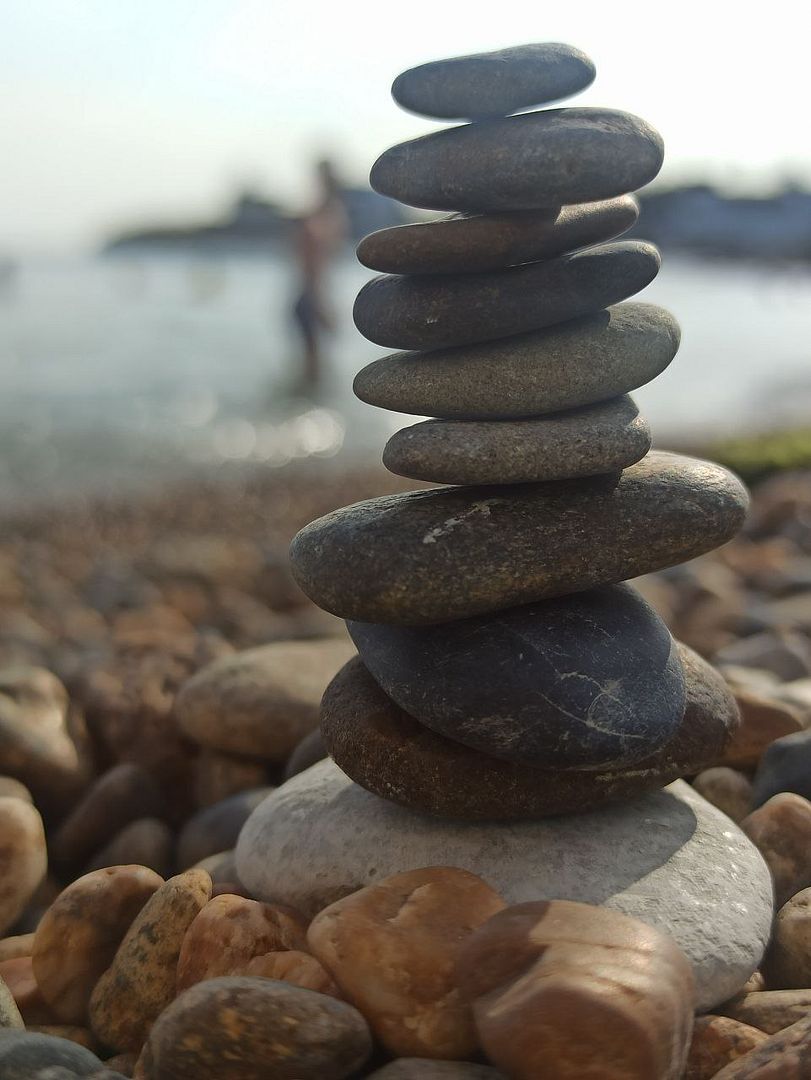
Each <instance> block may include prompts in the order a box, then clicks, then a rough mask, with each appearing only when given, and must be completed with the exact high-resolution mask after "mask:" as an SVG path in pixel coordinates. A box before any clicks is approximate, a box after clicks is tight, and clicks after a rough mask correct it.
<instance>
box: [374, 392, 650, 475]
mask: <svg viewBox="0 0 811 1080" xmlns="http://www.w3.org/2000/svg"><path fill="white" fill-rule="evenodd" d="M650 445H651V434H650V427H649V426H648V423H647V421H646V420H645V419H644V418H643V417H641V416H640V415H639V410H638V409H637V407H636V405H635V404H634V403H633V401H632V400H631V398H629V397H627V396H625V397H622V398H616V399H614V400H613V401H607V402H602V403H600V404H598V405H587V406H585V407H584V408H582V409H574V410H572V411H571V412H565V413H554V414H552V415H550V416H545V417H541V418H539V419H532V420H426V421H424V422H423V423H421V424H414V425H413V426H412V427H407V428H402V429H401V430H400V431H398V432H397V433H396V434H395V435H392V437H391V438H390V439H389V441H388V442H387V443H386V448H385V450H384V451H383V464H384V465H385V466H386V468H387V469H388V470H389V471H390V472H393V473H397V474H399V475H400V476H410V477H412V478H413V479H415V480H428V481H430V482H431V483H435V484H526V483H533V482H537V481H542V480H566V479H569V478H570V477H579V476H594V475H596V474H598V473H610V472H615V471H616V470H618V469H625V468H627V467H628V466H629V465H633V464H634V463H635V462H637V461H639V460H640V459H641V458H643V457H644V456H645V454H647V452H648V450H650Z"/></svg>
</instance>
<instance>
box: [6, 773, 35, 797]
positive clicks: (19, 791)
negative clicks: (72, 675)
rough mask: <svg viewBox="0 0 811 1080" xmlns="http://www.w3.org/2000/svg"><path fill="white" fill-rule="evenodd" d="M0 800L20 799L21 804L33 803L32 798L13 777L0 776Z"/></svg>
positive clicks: (23, 785)
mask: <svg viewBox="0 0 811 1080" xmlns="http://www.w3.org/2000/svg"><path fill="white" fill-rule="evenodd" d="M0 798H2V799H22V801H23V802H27V803H33V801H34V796H33V795H32V794H31V792H30V791H29V790H28V788H27V787H26V786H25V784H23V783H22V781H20V780H15V779H14V777H13V776H0Z"/></svg>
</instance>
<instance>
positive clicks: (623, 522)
mask: <svg viewBox="0 0 811 1080" xmlns="http://www.w3.org/2000/svg"><path fill="white" fill-rule="evenodd" d="M747 505H748V496H747V494H746V491H745V490H744V488H743V486H742V484H741V483H740V481H739V480H738V479H737V477H735V476H734V475H733V474H732V473H729V472H727V471H726V470H725V469H723V468H721V467H720V466H718V465H713V464H710V463H708V462H704V461H699V460H697V459H694V458H688V457H682V456H680V455H677V454H668V453H664V452H661V451H651V453H649V454H648V455H647V456H646V457H645V458H643V460H642V461H640V462H638V463H637V464H636V465H632V466H631V467H630V468H629V469H626V470H625V471H624V472H623V473H622V474H621V475H620V476H619V477H617V476H612V477H590V478H586V479H581V480H562V481H557V482H553V483H549V484H533V485H527V486H525V487H521V488H520V489H515V488H510V487H504V488H483V489H482V488H440V489H438V490H429V491H414V492H407V493H404V494H400V495H388V496H382V497H380V498H377V499H370V500H368V501H366V502H360V503H355V504H354V505H353V506H346V507H343V508H342V509H340V510H335V511H333V512H332V513H331V514H327V515H326V517H322V518H319V519H317V520H316V521H313V522H310V524H309V525H307V526H305V528H303V529H302V530H301V531H300V532H299V533H297V535H296V536H295V537H294V538H293V542H292V544H291V547H290V556H291V561H292V566H293V572H294V574H295V576H296V579H297V581H298V582H299V584H300V585H301V587H302V589H304V591H305V592H306V593H307V595H308V596H309V597H310V598H311V599H312V600H313V601H315V603H317V604H318V605H319V606H320V607H323V608H325V609H326V610H328V611H332V612H333V613H334V614H336V615H340V616H341V617H342V618H345V619H355V620H358V621H363V622H380V623H389V624H397V625H409V624H412V625H413V624H424V623H440V622H443V623H444V622H448V621H450V620H454V619H464V618H467V617H469V616H473V615H478V614H483V613H484V612H488V611H500V610H502V609H504V608H507V607H514V606H518V605H521V604H528V603H532V602H534V601H537V600H543V599H547V598H550V597H553V596H561V595H566V594H568V593H572V592H577V591H581V590H584V589H588V588H591V587H592V586H595V585H602V584H607V583H610V582H615V581H623V580H624V579H625V578H628V577H634V576H636V575H638V574H644V573H648V572H650V571H652V570H655V569H659V568H661V567H663V566H670V565H672V564H674V563H678V562H684V561H686V560H687V559H690V558H693V557H695V556H696V555H699V554H702V553H703V552H705V551H709V550H711V549H712V548H715V547H717V546H718V545H719V544H722V543H724V542H725V541H726V540H728V539H730V538H731V537H732V536H734V534H735V533H736V532H737V530H738V529H739V528H740V525H741V523H742V521H743V518H744V515H745V512H746V507H747ZM350 562H351V565H352V566H353V567H354V572H353V573H352V574H351V575H347V574H346V572H345V568H346V566H347V565H349V563H350Z"/></svg>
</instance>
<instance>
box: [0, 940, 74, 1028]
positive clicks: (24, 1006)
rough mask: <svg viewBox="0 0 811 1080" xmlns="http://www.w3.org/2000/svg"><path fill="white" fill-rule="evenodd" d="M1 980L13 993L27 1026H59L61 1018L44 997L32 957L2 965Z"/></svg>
mask: <svg viewBox="0 0 811 1080" xmlns="http://www.w3.org/2000/svg"><path fill="white" fill-rule="evenodd" d="M0 979H2V980H3V981H4V982H5V984H6V986H7V987H8V988H9V990H10V991H11V994H12V996H13V998H14V1000H15V1001H16V1002H17V1008H18V1009H19V1010H20V1013H21V1015H22V1018H23V1020H24V1021H25V1023H26V1024H55V1023H56V1024H58V1023H59V1017H58V1016H55V1015H54V1011H53V1009H52V1008H51V1007H50V1005H49V1004H48V1003H47V1001H46V1000H45V998H44V997H43V996H42V994H41V992H40V989H39V986H37V980H36V978H35V977H34V968H33V965H32V963H31V957H30V956H18V957H17V958H16V959H15V960H3V961H2V963H0Z"/></svg>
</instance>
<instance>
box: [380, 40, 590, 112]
mask: <svg viewBox="0 0 811 1080" xmlns="http://www.w3.org/2000/svg"><path fill="white" fill-rule="evenodd" d="M595 74H596V70H595V67H594V64H593V63H592V61H591V60H590V59H589V58H588V56H586V54H585V53H584V52H581V51H580V49H575V48H574V47H573V46H572V45H562V44H559V43H557V42H543V43H537V44H531V45H516V46H514V47H513V48H509V49H497V50H495V51H494V52H486V53H472V54H471V55H470V56H454V57H451V58H449V59H448V60H432V61H430V62H429V63H427V64H420V65H419V67H413V68H409V69H408V71H404V72H403V73H402V75H398V76H397V78H396V79H395V80H394V83H393V85H392V88H391V94H392V97H393V98H394V100H395V101H396V102H397V104H398V105H401V106H402V107H403V108H404V109H408V111H409V112H414V113H420V114H422V115H423V116H432V117H437V118H438V119H441V120H482V119H484V118H486V117H493V116H508V115H509V114H510V113H514V112H518V111H519V110H520V109H529V108H531V107H532V106H534V105H546V104H547V103H548V102H550V101H560V99H561V98H566V97H570V96H571V95H572V94H576V93H577V92H578V91H579V90H584V89H585V88H586V87H587V86H589V85H590V84H591V83H592V82H594V76H595Z"/></svg>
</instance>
